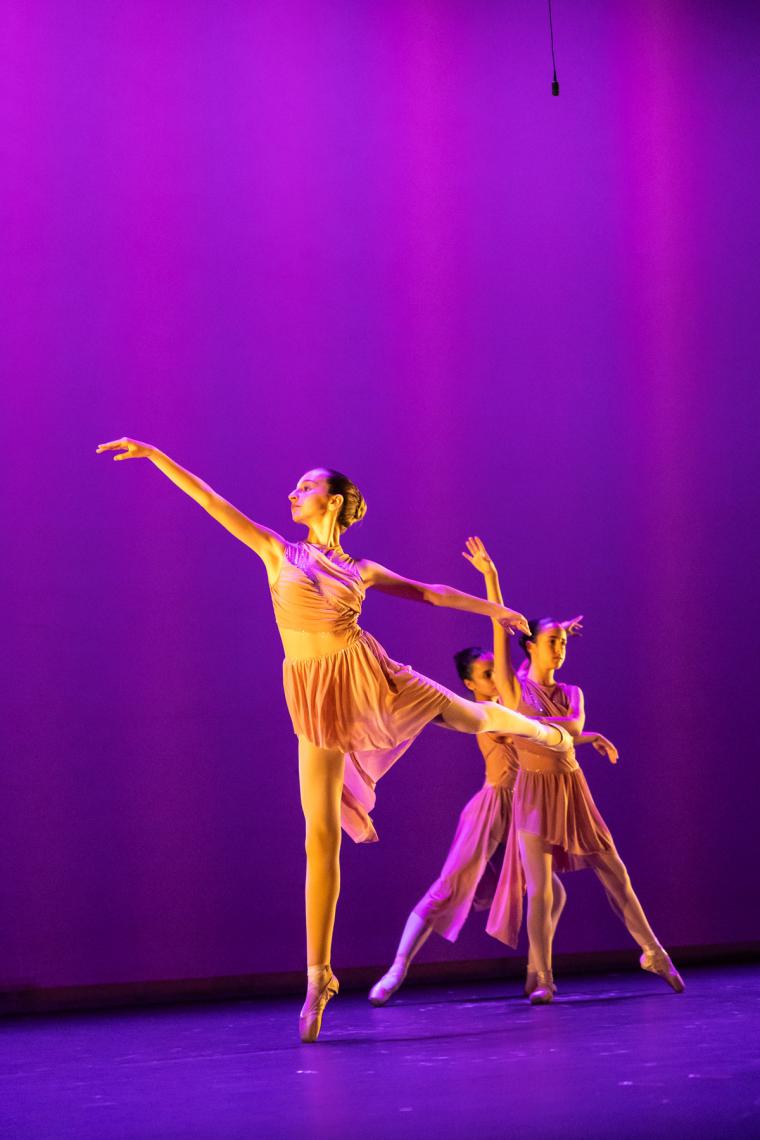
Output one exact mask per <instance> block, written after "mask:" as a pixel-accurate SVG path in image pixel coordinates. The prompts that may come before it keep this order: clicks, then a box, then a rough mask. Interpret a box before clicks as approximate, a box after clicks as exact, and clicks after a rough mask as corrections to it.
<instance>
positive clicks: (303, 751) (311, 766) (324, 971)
mask: <svg viewBox="0 0 760 1140" xmlns="http://www.w3.org/2000/svg"><path fill="white" fill-rule="evenodd" d="M343 766H344V756H343V753H342V752H338V751H335V750H330V749H325V748H317V747H316V746H315V745H313V744H311V743H309V741H307V740H303V739H299V742H298V771H299V777H300V784H301V807H302V808H303V814H304V819H305V821H306V960H307V964H308V967H309V970H308V988H307V992H306V1002H305V1003H304V1007H303V1009H302V1010H301V1018H300V1032H301V1039H302V1040H303V1041H316V1039H317V1037H318V1035H319V1030H320V1027H321V1024H322V1013H323V1011H324V1008H325V1006H326V1005H327V1002H328V1001H329V1000H330V998H331V997H332V996H333V995H334V994H336V993H337V992H338V981H337V978H335V977H334V975H333V973H332V970H331V968H330V954H331V949H332V934H333V927H334V925H335V907H336V905H337V902H338V894H339V892H340V838H341V830H340V800H341V792H342V790H343Z"/></svg>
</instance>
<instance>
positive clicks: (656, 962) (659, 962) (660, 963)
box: [639, 946, 686, 994]
mask: <svg viewBox="0 0 760 1140" xmlns="http://www.w3.org/2000/svg"><path fill="white" fill-rule="evenodd" d="M639 965H640V966H641V968H642V970H648V971H649V973H650V974H659V976H660V977H661V978H663V979H664V980H665V981H666V982H667V983H668V985H669V986H670V988H671V989H672V990H675V992H676V993H677V994H682V993H683V991H684V990H685V989H686V986H685V985H684V983H683V978H682V977H681V975H680V974H679V973H678V970H677V969H676V968H675V966H674V965H673V963H672V962H671V960H670V955H669V954H668V952H667V950H665V949H664V947H662V946H651V947H649V948H648V949H647V950H645V951H644V953H643V954H642V955H641V957H640V958H639Z"/></svg>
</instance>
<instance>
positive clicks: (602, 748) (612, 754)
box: [589, 732, 619, 764]
mask: <svg viewBox="0 0 760 1140" xmlns="http://www.w3.org/2000/svg"><path fill="white" fill-rule="evenodd" d="M589 743H590V744H593V746H594V748H595V749H596V750H597V752H599V753H600V754H601V755H602V756H606V757H607V759H608V760H609V762H610V764H617V762H618V755H619V754H618V750H617V748H616V747H615V745H614V744H613V743H612V741H611V740H608V739H607V737H606V736H602V734H601V732H597V733H595V734H594V738H593V740H591V741H589Z"/></svg>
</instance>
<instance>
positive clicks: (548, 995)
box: [528, 970, 554, 1005]
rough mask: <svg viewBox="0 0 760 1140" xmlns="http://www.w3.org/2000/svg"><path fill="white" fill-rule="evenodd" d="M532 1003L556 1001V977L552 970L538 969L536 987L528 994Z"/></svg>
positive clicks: (541, 1003)
mask: <svg viewBox="0 0 760 1140" xmlns="http://www.w3.org/2000/svg"><path fill="white" fill-rule="evenodd" d="M528 1000H529V1001H530V1004H531V1005H548V1004H549V1002H552V1001H554V979H553V977H552V972H551V970H545V971H544V970H536V988H535V989H534V990H533V991H532V992H531V993H530V994H529V995H528Z"/></svg>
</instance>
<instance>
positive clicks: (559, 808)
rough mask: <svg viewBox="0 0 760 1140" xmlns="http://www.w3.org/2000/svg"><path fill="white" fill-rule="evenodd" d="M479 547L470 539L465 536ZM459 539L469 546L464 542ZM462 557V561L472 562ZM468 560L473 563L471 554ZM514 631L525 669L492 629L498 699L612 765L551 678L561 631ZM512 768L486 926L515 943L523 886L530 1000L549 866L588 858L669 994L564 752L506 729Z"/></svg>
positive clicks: (575, 702)
mask: <svg viewBox="0 0 760 1140" xmlns="http://www.w3.org/2000/svg"><path fill="white" fill-rule="evenodd" d="M471 541H472V542H473V544H474V545H475V547H477V548H478V549H479V550H481V551H482V549H483V548H482V543H479V540H477V539H474V540H471ZM468 548H469V549H470V550H471V551H472V549H473V547H470V545H469V543H468ZM472 560H473V559H472V557H471V561H472ZM473 564H474V563H473ZM485 578H486V587H487V594H488V597H489V598H490V599H491V600H492V601H496V599H498V598H499V597H501V592H500V589H499V582H498V576H497V574H496V573H495V571H490V570H488V571H486V573H485ZM530 625H531V632H530V634H529V635H527V636H524V637H523V638H522V639H521V640H522V643H523V648H524V649H525V652H526V654H527V656H528V660H529V665H528V670H527V674H524V675H523V676H518V675H517V674H515V672H514V670H513V668H512V662H511V658H510V655H509V648H508V645H507V643H506V640H505V639H504V638H502V637H501V635H500V634H499V633H498V631H495V633H494V642H495V657H494V680H495V682H496V686H497V688H498V691H499V695H500V696H501V698H502V700H503V701H504V703H505V704H506V705H507V706H508V707H510V708H515V709H519V710H520V711H521V712H524V713H525V714H526V715H528V716H530V715H532V716H539V717H541V718H542V719H543V720H544V721H545V722H547V723H549V722H551V723H555V724H562V725H563V726H564V727H565V728H566V729H567V731H568V732H569V733H570V734H571V736H572V737H573V738H574V740H575V741H576V743H577V744H581V743H592V744H593V745H594V747H595V748H596V749H597V751H599V752H601V753H602V754H603V755H606V756H607V757H608V758H609V760H610V761H611V762H612V763H613V764H614V763H616V762H617V759H618V754H617V750H616V749H615V748H614V746H613V745H612V744H611V743H610V741H609V740H607V738H606V737H604V736H602V735H601V734H599V733H587V732H585V731H584V729H585V721H586V712H585V703H584V698H583V692H582V690H581V689H579V688H578V687H577V686H575V685H568V684H563V683H561V682H559V681H556V680H555V672H556V671H557V670H558V669H560V668H561V667H562V665H563V664H564V662H565V656H566V652H567V630H566V629H565V628H563V626H562V624H561V623H559V622H556V621H553V620H552V619H551V618H542V619H541V620H540V621H535V622H531V623H530ZM514 744H515V751H516V755H517V759H518V763H519V769H520V770H519V772H518V774H517V779H516V781H515V787H514V791H513V799H512V821H511V825H510V829H509V836H508V838H507V848H506V852H505V857H504V863H503V866H502V869H501V874H500V876H499V882H498V884H497V888H496V894H495V897H494V902H493V905H492V907H491V911H490V915H489V919H488V925H487V930H488V933H489V934H492V935H493V936H494V937H495V938H499V939H500V940H501V941H503V942H505V943H507V945H509V946H515V945H516V944H517V936H518V934H519V930H520V925H521V922H522V895H523V893H524V891H525V890H526V887H527V895H528V921H527V926H528V941H529V946H530V950H529V962H530V963H531V965H532V967H533V969H534V970H535V975H534V976H533V977H532V978H529V987H528V988H529V989H530V987H531V985H532V989H531V992H530V1000H531V1002H532V1003H533V1004H545V1003H547V1002H550V1001H551V1000H552V999H553V996H554V993H555V986H554V979H553V975H552V943H553V939H554V929H555V924H554V922H553V914H554V886H553V884H554V881H555V875H554V872H556V871H559V872H562V871H574V870H579V869H581V868H584V867H592V868H593V870H594V871H595V872H596V874H597V876H598V877H599V879H600V881H601V883H602V885H603V886H604V889H605V891H606V893H607V897H608V899H609V901H610V903H611V905H612V908H613V910H614V911H615V913H616V914H617V915H618V916H619V918H620V919H621V920H622V922H623V923H624V924H625V927H626V929H627V930H628V933H629V934H630V935H631V937H632V938H633V939H634V941H635V942H636V943H637V944H638V946H639V947H640V949H641V951H642V953H641V957H640V959H639V962H640V965H641V967H642V969H644V970H648V971H649V972H651V973H655V974H659V976H660V977H662V978H664V979H665V981H666V982H667V983H668V985H670V986H671V988H672V989H673V990H675V991H676V993H681V992H682V991H683V989H684V983H683V979H682V978H681V975H680V974H679V973H678V971H677V970H676V968H675V966H674V965H673V963H672V961H671V959H670V957H669V955H668V954H667V952H666V950H665V949H664V948H663V946H662V945H661V944H660V942H659V941H658V939H657V937H656V936H655V934H654V931H653V930H652V928H651V926H650V925H649V923H648V921H647V919H646V916H645V914H644V911H643V909H642V907H641V903H640V902H639V900H638V898H637V897H636V894H635V892H634V890H633V887H632V885H631V880H630V878H629V876H628V872H627V870H626V868H625V865H624V864H623V861H622V859H621V858H620V856H619V855H618V852H617V850H616V848H615V844H614V842H613V839H612V836H611V834H610V831H609V829H608V827H607V825H606V824H605V822H604V820H603V819H602V816H601V815H600V813H599V811H598V809H597V807H596V804H595V803H594V800H593V798H592V796H591V792H590V790H589V787H588V784H587V783H586V779H585V776H584V775H583V772H582V771H581V769H580V767H579V765H578V762H577V760H576V758H575V753H574V751H570V752H565V753H563V754H562V756H560V755H558V754H557V753H556V752H554V753H551V752H549V751H548V750H547V749H545V748H542V747H541V746H540V744H534V743H533V742H532V741H521V740H518V739H517V738H515V740H514Z"/></svg>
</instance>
